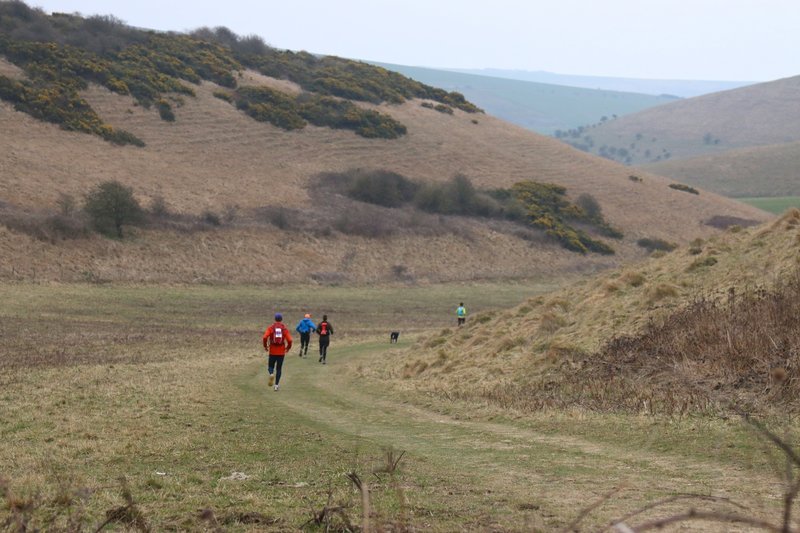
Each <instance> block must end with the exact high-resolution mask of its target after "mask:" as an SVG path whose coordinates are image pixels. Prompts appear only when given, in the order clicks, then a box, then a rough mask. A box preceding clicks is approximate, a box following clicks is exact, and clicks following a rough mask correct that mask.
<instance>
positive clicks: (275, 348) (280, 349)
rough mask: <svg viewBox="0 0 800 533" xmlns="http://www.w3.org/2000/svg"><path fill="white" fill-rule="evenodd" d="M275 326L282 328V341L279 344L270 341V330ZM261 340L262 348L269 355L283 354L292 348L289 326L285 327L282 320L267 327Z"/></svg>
mask: <svg viewBox="0 0 800 533" xmlns="http://www.w3.org/2000/svg"><path fill="white" fill-rule="evenodd" d="M276 327H280V328H281V329H282V330H283V331H282V333H283V343H281V344H273V343H272V332H273V331H274V330H275V328H276ZM261 340H262V342H263V343H264V349H265V350H267V351H268V352H269V354H270V355H278V356H284V355H286V352H288V351H289V350H291V349H292V335H291V334H290V333H289V328H287V327H286V326H285V325H284V324H283V322H275V323H274V324H272V325H271V326H270V327H268V328H267V331H265V332H264V337H263V338H262V339H261Z"/></svg>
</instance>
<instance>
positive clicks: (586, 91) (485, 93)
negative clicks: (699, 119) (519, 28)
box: [374, 63, 677, 135]
mask: <svg viewBox="0 0 800 533" xmlns="http://www.w3.org/2000/svg"><path fill="white" fill-rule="evenodd" d="M374 64H376V65H380V66H382V67H384V68H386V69H389V70H392V71H395V72H399V73H400V74H403V75H404V76H408V77H410V78H413V79H415V80H418V81H420V82H423V83H426V84H429V85H434V86H436V87H441V88H443V89H447V90H450V91H458V92H459V93H462V94H464V96H465V97H467V98H468V99H469V100H470V101H472V102H475V103H476V104H477V105H478V106H480V107H481V108H483V109H485V110H486V111H487V112H488V113H490V114H492V115H494V116H496V117H498V118H501V119H503V120H506V121H508V122H511V123H512V124H516V125H518V126H522V127H523V128H527V129H529V130H533V131H535V132H537V133H542V134H545V135H552V134H553V133H554V132H556V131H558V130H564V131H566V130H569V129H573V128H577V127H579V126H582V125H584V124H588V123H593V122H597V121H599V120H600V119H602V118H603V117H606V118H611V117H616V116H620V117H621V116H624V115H627V114H630V113H635V112H637V111H641V110H644V109H649V108H651V107H655V106H659V105H663V104H666V103H669V102H674V101H675V100H676V99H677V98H676V97H674V96H669V95H664V94H659V95H650V94H641V93H637V92H635V91H620V90H605V89H598V88H596V87H585V88H578V87H574V86H573V87H570V86H568V85H569V84H568V83H564V84H560V85H559V84H556V83H555V82H550V83H542V82H537V81H533V80H520V79H511V78H510V77H508V76H491V75H480V74H477V73H466V72H455V71H451V70H442V69H431V68H423V67H410V66H405V65H393V64H389V63H374Z"/></svg>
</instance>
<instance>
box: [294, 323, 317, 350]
mask: <svg viewBox="0 0 800 533" xmlns="http://www.w3.org/2000/svg"><path fill="white" fill-rule="evenodd" d="M294 329H295V331H297V333H299V334H300V353H299V354H297V355H299V356H300V357H303V356H306V355H308V345H309V342H310V341H311V332H312V331H316V329H317V326H315V325H314V322H312V321H311V315H309V314H308V313H306V315H305V316H304V317H303V319H302V320H301V321H300V323H298V324H297V327H296V328H294ZM304 349H305V351H303V350H304Z"/></svg>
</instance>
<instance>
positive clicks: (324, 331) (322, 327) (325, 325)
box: [319, 322, 328, 335]
mask: <svg viewBox="0 0 800 533" xmlns="http://www.w3.org/2000/svg"><path fill="white" fill-rule="evenodd" d="M319 334H320V335H327V334H328V323H327V322H323V323H322V324H320V325H319Z"/></svg>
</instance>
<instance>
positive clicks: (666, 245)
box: [636, 237, 678, 252]
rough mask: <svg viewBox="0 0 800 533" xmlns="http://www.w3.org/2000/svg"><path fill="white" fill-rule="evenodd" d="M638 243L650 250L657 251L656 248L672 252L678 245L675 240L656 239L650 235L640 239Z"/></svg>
mask: <svg viewBox="0 0 800 533" xmlns="http://www.w3.org/2000/svg"><path fill="white" fill-rule="evenodd" d="M636 244H637V245H639V246H641V247H642V248H644V249H645V250H647V251H648V252H655V251H656V250H661V251H664V252H671V251H672V250H674V249H675V248H677V247H678V245H677V244H675V243H673V242H669V241H665V240H664V239H656V238H648V237H645V238H643V239H639V240H638V241H636Z"/></svg>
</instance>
